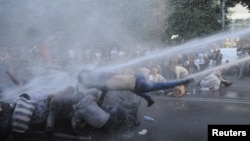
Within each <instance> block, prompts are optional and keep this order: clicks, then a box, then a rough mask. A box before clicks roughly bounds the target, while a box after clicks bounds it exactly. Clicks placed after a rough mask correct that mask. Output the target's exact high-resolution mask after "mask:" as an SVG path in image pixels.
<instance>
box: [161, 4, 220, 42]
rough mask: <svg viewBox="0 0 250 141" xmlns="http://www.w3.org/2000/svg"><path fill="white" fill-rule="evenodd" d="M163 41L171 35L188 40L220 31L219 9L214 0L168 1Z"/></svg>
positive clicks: (169, 38) (168, 39)
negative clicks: (168, 6) (168, 10)
mask: <svg viewBox="0 0 250 141" xmlns="http://www.w3.org/2000/svg"><path fill="white" fill-rule="evenodd" d="M169 2H170V6H171V9H170V11H171V12H172V13H171V14H170V15H169V17H168V18H167V27H166V32H165V36H164V38H165V40H166V41H171V36H172V35H179V39H181V40H182V39H184V40H189V39H192V38H195V37H201V36H205V35H209V34H211V33H215V32H217V31H220V30H221V7H220V5H219V3H218V1H214V0H170V1H169Z"/></svg>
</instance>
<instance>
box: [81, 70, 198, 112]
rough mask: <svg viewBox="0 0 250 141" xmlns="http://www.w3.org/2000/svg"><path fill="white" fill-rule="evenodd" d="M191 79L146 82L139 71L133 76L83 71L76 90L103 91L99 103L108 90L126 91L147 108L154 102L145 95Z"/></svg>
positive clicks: (183, 83) (185, 82)
mask: <svg viewBox="0 0 250 141" xmlns="http://www.w3.org/2000/svg"><path fill="white" fill-rule="evenodd" d="M192 80H193V79H192V78H183V79H179V80H173V81H166V82H148V81H146V79H145V77H144V76H143V74H142V73H140V72H139V71H138V72H136V73H134V74H119V73H110V72H100V71H99V72H97V71H90V70H86V69H83V70H81V71H80V72H79V74H78V84H77V87H78V90H80V89H81V87H86V88H98V89H100V90H102V91H103V93H102V95H101V98H100V103H99V104H102V102H103V99H104V97H105V95H106V93H107V91H109V90H128V91H131V92H133V93H135V94H137V95H139V96H141V97H143V98H144V99H145V100H146V101H147V103H148V107H150V106H151V105H152V104H154V100H153V99H152V98H151V97H150V96H149V95H148V94H146V93H147V92H152V91H156V90H163V89H169V88H174V87H175V86H178V85H185V84H187V83H189V82H191V81H192Z"/></svg>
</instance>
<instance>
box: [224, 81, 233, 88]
mask: <svg viewBox="0 0 250 141" xmlns="http://www.w3.org/2000/svg"><path fill="white" fill-rule="evenodd" d="M232 84H233V83H232V82H229V83H226V84H225V87H229V86H231V85H232Z"/></svg>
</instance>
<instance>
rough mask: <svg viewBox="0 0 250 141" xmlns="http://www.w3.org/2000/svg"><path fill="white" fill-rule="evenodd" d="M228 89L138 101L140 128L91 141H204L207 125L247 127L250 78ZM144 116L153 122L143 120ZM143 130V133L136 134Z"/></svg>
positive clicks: (37, 139)
mask: <svg viewBox="0 0 250 141" xmlns="http://www.w3.org/2000/svg"><path fill="white" fill-rule="evenodd" d="M227 79H229V80H231V81H233V82H234V84H233V85H232V86H231V87H228V88H225V87H222V89H221V91H220V92H215V93H199V92H198V91H197V93H196V94H195V95H194V94H189V95H185V96H183V97H181V98H172V97H167V96H165V95H157V96H153V98H154V100H155V102H156V103H155V104H154V105H152V106H151V107H149V108H147V106H146V102H145V101H144V100H143V99H140V98H139V97H138V98H139V99H140V100H141V105H140V107H139V111H138V120H139V121H140V125H139V126H137V127H135V128H133V129H132V130H129V131H126V132H122V133H113V134H108V133H97V134H92V136H91V140H92V141H118V140H119V141H207V136H208V135H207V132H208V131H207V129H208V125H209V124H218V125H220V124H243V125H250V90H248V88H249V84H250V78H249V77H247V78H245V79H244V80H238V79H237V78H236V77H228V78H227ZM145 115H147V116H150V117H152V118H153V119H154V121H153V122H149V121H145V120H144V119H143V117H144V116H145ZM143 129H146V130H147V133H146V134H144V135H139V134H138V132H139V131H141V130H143ZM16 140H17V141H20V140H25V141H29V140H30V141H33V140H35V141H43V140H46V138H45V136H43V135H37V134H36V135H35V134H33V135H27V136H24V137H21V138H20V137H19V138H18V139H17V138H12V139H10V140H9V141H16ZM53 140H57V141H70V140H72V139H69V138H54V139H53Z"/></svg>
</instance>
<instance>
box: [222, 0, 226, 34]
mask: <svg viewBox="0 0 250 141" xmlns="http://www.w3.org/2000/svg"><path fill="white" fill-rule="evenodd" d="M226 2H227V0H222V6H221V12H222V14H221V15H222V16H221V23H222V27H221V28H222V31H224V30H225V10H226V9H225V8H226Z"/></svg>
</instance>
